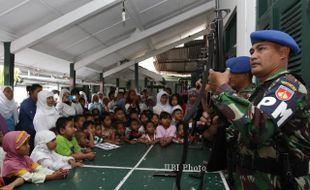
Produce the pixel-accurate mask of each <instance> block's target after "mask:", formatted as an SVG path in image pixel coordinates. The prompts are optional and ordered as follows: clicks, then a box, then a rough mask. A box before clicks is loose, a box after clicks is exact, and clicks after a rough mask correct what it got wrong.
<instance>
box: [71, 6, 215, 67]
mask: <svg viewBox="0 0 310 190" xmlns="http://www.w3.org/2000/svg"><path fill="white" fill-rule="evenodd" d="M214 6H215V3H214V1H210V2H207V3H205V4H202V5H200V6H199V7H196V8H193V9H191V10H189V11H187V12H184V13H182V14H180V15H178V16H175V17H173V18H171V19H169V20H167V21H164V22H162V23H160V24H158V25H155V26H153V27H151V28H149V29H146V30H144V31H141V32H138V33H136V34H135V35H132V36H131V37H130V38H128V39H126V40H123V41H120V42H118V43H116V44H114V45H112V46H109V47H107V48H105V49H103V50H100V51H98V52H96V53H94V54H92V55H90V56H86V57H85V58H83V59H81V60H80V61H77V62H76V64H75V66H74V67H75V70H77V69H79V68H81V67H85V66H87V65H89V64H91V63H93V62H95V61H97V60H99V59H101V58H103V57H105V56H107V55H109V54H111V53H114V52H116V51H118V50H120V49H122V48H125V47H127V46H129V45H131V44H133V43H136V42H138V41H140V40H143V39H146V38H148V37H150V36H152V35H154V34H156V33H158V32H160V31H163V30H165V29H167V28H170V27H172V26H174V25H176V24H179V23H181V22H183V21H185V20H188V19H190V18H193V17H195V16H198V15H200V14H202V13H205V12H206V11H208V10H211V9H212V8H214Z"/></svg>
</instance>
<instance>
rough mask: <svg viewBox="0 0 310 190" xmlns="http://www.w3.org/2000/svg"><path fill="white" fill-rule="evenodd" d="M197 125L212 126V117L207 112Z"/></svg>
mask: <svg viewBox="0 0 310 190" xmlns="http://www.w3.org/2000/svg"><path fill="white" fill-rule="evenodd" d="M197 125H203V126H204V125H211V117H210V115H209V114H208V113H207V112H203V113H202V116H201V117H200V119H199V121H197Z"/></svg>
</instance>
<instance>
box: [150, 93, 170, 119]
mask: <svg viewBox="0 0 310 190" xmlns="http://www.w3.org/2000/svg"><path fill="white" fill-rule="evenodd" d="M163 95H167V98H168V100H169V95H168V93H167V92H165V91H163V90H162V91H159V92H158V94H157V101H156V106H155V107H154V108H153V111H154V112H155V113H157V114H160V113H161V112H162V111H165V112H168V113H171V106H170V104H169V101H168V100H167V103H166V104H162V103H161V102H160V98H161V97H162V96H163Z"/></svg>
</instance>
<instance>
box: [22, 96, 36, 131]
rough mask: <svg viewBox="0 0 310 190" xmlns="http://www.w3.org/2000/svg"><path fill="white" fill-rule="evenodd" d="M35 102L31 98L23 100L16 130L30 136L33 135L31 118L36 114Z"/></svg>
mask: <svg viewBox="0 0 310 190" xmlns="http://www.w3.org/2000/svg"><path fill="white" fill-rule="evenodd" d="M36 110H37V106H36V102H34V101H33V100H32V98H31V97H29V98H27V99H25V100H24V101H23V102H22V103H21V105H20V111H19V123H18V130H25V131H27V132H28V133H29V134H30V135H31V134H33V133H35V130H34V126H33V118H34V116H35V114H36Z"/></svg>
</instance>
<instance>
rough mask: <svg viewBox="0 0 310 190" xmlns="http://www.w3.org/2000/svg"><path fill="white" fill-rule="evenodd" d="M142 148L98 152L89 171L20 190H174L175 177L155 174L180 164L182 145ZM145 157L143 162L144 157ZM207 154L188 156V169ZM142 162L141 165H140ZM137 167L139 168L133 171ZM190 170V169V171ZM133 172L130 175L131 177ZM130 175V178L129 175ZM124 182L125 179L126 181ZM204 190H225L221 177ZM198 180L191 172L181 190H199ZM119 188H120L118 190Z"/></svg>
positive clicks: (208, 178) (210, 176) (209, 178)
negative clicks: (155, 175)
mask: <svg viewBox="0 0 310 190" xmlns="http://www.w3.org/2000/svg"><path fill="white" fill-rule="evenodd" d="M149 148H150V146H147V145H143V144H136V145H128V144H125V145H122V146H121V148H119V149H116V150H112V151H104V150H100V149H95V151H96V160H95V161H89V162H85V164H86V165H87V167H84V168H77V169H73V170H71V172H70V175H69V176H68V178H67V179H65V180H57V181H49V182H46V183H44V184H25V185H23V186H21V187H19V188H17V189H18V190H26V189H27V190H36V189H38V190H39V189H40V190H114V189H120V190H140V189H149V190H155V189H156V190H157V189H162V190H173V189H176V187H175V178H174V177H154V176H153V173H154V172H155V171H156V170H164V169H171V168H169V167H171V166H176V164H178V163H179V162H180V158H181V154H182V146H181V145H176V144H173V145H170V146H169V147H167V148H161V147H160V146H159V145H155V146H153V147H152V148H151V149H150V151H149V152H148V153H147V154H146V152H147V150H149ZM143 156H145V157H144V158H143V159H142V157H143ZM207 156H208V151H207V150H192V149H190V150H189V152H188V159H187V167H188V168H187V169H189V170H190V169H192V170H193V169H196V168H197V167H198V166H199V164H200V163H201V162H202V160H206V159H207ZM138 162H140V164H137V163H138ZM135 166H136V168H134V167H135ZM189 167H191V168H189ZM129 172H130V173H129ZM128 173H129V174H128ZM124 178H125V179H124ZM204 184H205V185H204V189H205V190H207V189H212V190H224V189H225V187H224V184H223V182H222V179H221V176H220V174H219V173H206V175H205V180H204ZM198 186H199V180H198V179H195V178H192V177H189V173H188V172H184V173H183V176H182V189H184V190H194V189H198ZM116 187H117V188H116Z"/></svg>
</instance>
